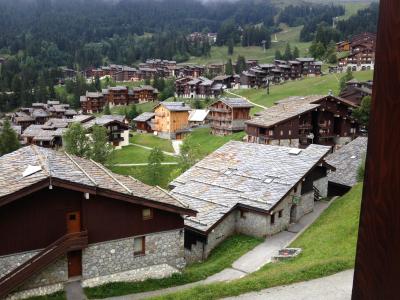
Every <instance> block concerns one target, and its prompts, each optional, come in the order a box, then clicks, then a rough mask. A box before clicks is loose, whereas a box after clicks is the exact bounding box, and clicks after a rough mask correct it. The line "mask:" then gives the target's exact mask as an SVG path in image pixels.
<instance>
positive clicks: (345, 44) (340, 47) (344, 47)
mask: <svg viewBox="0 0 400 300" xmlns="http://www.w3.org/2000/svg"><path fill="white" fill-rule="evenodd" d="M336 51H337V52H347V51H350V42H349V41H341V42H339V43H336Z"/></svg>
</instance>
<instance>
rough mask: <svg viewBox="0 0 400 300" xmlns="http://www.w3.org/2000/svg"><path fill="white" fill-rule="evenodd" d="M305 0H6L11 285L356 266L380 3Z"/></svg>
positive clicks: (163, 290) (0, 86) (3, 229)
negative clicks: (356, 248)
mask: <svg viewBox="0 0 400 300" xmlns="http://www.w3.org/2000/svg"><path fill="white" fill-rule="evenodd" d="M307 1H308V0H306V1H300V0H299V1H297V0H296V1H284V0H261V1H258V0H237V1H228V0H226V1H225V0H221V1H211V0H209V1H200V0H171V1H170V0H160V1H156V0H147V1H145V0H121V1H103V0H88V1H61V0H31V1H28V0H22V1H11V0H5V1H1V3H0V23H1V24H2V26H1V28H2V30H1V31H2V33H1V34H0V299H7V300H11V299H36V300H44V299H53V300H59V299H69V300H70V299H74V300H75V299H76V300H82V299H145V298H146V299H150V298H151V299H220V298H225V297H231V296H236V297H237V298H238V299H267V294H262V293H263V291H264V290H265V289H268V288H272V287H274V286H281V285H288V284H292V283H295V282H307V281H308V280H311V279H316V278H324V277H326V276H328V275H332V274H335V273H339V272H343V271H346V270H352V269H353V268H354V259H355V247H356V239H357V231H358V221H359V220H358V217H359V211H360V202H361V192H362V189H363V183H362V181H363V177H364V165H365V156H366V151H367V142H368V129H369V128H368V127H369V126H368V124H369V114H370V106H371V96H372V91H373V89H374V81H373V72H374V67H375V48H376V32H377V19H378V13H379V12H378V8H379V5H378V3H376V2H372V1H354V2H353V1H334V3H333V4H332V3H331V1H323V0H320V1H318V0H313V1H310V2H307ZM340 274H342V273H340ZM348 281H349V285H350V284H351V279H349V280H348ZM327 284H333V285H334V284H335V283H327ZM250 292H259V293H260V294H258V295H259V296H260V295H261V296H260V298H256V297H255V296H254V295H255V294H253V293H252V294H248V295H247V296H246V294H247V293H250ZM293 293H294V292H293ZM327 293H329V291H327ZM252 295H253V296H254V298H253V296H252ZM263 295H264V296H263ZM271 295H272V294H271ZM277 295H278V296H275V298H276V299H325V295H324V294H321V295H320V296H321V297H307V296H302V294H301V293H300V294H298V295H295V294H293V295H292V297H291V298H280V296H279V295H280V294H277ZM331 296H332V295H331ZM120 297H121V298H120ZM328 298H329V297H328ZM235 299H236V298H235ZM268 299H269V298H268ZM271 299H272V298H271ZM329 299H350V296H348V297H345V298H341V297H340V295H337V298H334V297H332V298H329Z"/></svg>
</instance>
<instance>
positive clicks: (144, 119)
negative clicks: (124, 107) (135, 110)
mask: <svg viewBox="0 0 400 300" xmlns="http://www.w3.org/2000/svg"><path fill="white" fill-rule="evenodd" d="M155 115H156V114H155V113H153V112H144V113H142V114H140V115H138V116H137V117H136V118H134V119H133V121H135V122H147V121H148V120H150V119H152V118H154V116H155Z"/></svg>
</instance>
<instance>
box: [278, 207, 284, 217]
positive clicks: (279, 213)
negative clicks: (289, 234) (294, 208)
mask: <svg viewBox="0 0 400 300" xmlns="http://www.w3.org/2000/svg"><path fill="white" fill-rule="evenodd" d="M282 214H283V209H281V210H280V211H278V217H279V218H282Z"/></svg>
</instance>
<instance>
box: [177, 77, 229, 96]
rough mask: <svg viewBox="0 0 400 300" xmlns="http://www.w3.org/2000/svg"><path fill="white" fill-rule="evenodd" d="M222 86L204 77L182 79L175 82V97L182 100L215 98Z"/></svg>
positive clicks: (220, 91) (221, 90)
mask: <svg viewBox="0 0 400 300" xmlns="http://www.w3.org/2000/svg"><path fill="white" fill-rule="evenodd" d="M223 89H224V86H223V85H222V84H221V83H219V82H218V81H215V80H210V79H208V78H206V77H202V76H200V77H197V78H193V77H182V78H178V79H177V80H176V81H175V96H176V97H182V98H217V97H219V96H220V95H221V94H222V92H223Z"/></svg>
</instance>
